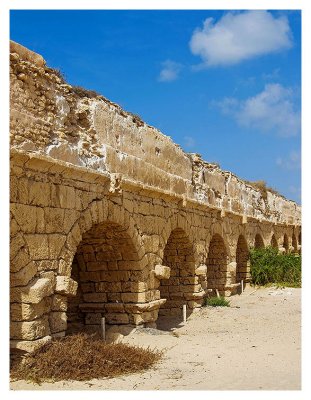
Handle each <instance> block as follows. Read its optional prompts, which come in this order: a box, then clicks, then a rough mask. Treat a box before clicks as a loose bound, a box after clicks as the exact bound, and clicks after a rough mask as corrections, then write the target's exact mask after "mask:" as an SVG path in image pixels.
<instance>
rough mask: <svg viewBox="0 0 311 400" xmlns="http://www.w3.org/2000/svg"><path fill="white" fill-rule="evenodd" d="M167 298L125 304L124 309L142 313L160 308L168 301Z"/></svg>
mask: <svg viewBox="0 0 311 400" xmlns="http://www.w3.org/2000/svg"><path fill="white" fill-rule="evenodd" d="M166 301H167V300H166V299H160V300H154V301H150V302H148V303H136V304H124V309H125V311H126V312H129V313H136V314H137V313H140V312H145V311H153V310H158V309H159V308H160V307H161V306H163V304H165V303H166Z"/></svg>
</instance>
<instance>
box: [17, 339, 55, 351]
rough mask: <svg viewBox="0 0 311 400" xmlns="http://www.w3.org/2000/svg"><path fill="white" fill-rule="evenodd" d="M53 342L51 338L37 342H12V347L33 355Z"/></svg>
mask: <svg viewBox="0 0 311 400" xmlns="http://www.w3.org/2000/svg"><path fill="white" fill-rule="evenodd" d="M51 340H52V337H51V336H45V337H43V338H41V339H37V340H10V347H11V349H17V350H21V351H24V352H26V353H31V352H32V351H35V350H37V349H38V348H40V347H42V346H43V345H44V344H45V343H48V342H49V341H51Z"/></svg>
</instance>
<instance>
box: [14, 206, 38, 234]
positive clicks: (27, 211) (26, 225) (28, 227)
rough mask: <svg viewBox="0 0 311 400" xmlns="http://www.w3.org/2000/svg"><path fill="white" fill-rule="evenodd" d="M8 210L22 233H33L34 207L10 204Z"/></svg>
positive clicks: (35, 219) (34, 222)
mask: <svg viewBox="0 0 311 400" xmlns="http://www.w3.org/2000/svg"><path fill="white" fill-rule="evenodd" d="M10 209H11V212H12V214H13V215H14V217H15V219H16V221H17V223H18V225H19V226H20V227H21V228H22V230H23V232H25V233H34V232H35V231H36V224H37V218H36V214H37V213H36V207H33V206H28V205H25V204H11V207H10Z"/></svg>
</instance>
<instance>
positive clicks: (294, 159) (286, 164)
mask: <svg viewBox="0 0 311 400" xmlns="http://www.w3.org/2000/svg"><path fill="white" fill-rule="evenodd" d="M276 165H278V166H279V167H280V168H282V169H285V170H297V169H300V168H301V155H300V152H299V151H296V150H293V151H291V152H290V153H289V155H288V157H287V158H285V159H284V158H283V157H278V158H277V159H276Z"/></svg>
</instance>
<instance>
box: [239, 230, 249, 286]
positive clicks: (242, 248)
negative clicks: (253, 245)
mask: <svg viewBox="0 0 311 400" xmlns="http://www.w3.org/2000/svg"><path fill="white" fill-rule="evenodd" d="M249 278H250V271H249V250H248V246H247V241H246V239H245V237H244V236H243V235H240V236H239V238H238V242H237V246H236V279H235V281H236V282H237V283H238V282H241V280H243V281H244V282H247V281H249Z"/></svg>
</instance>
